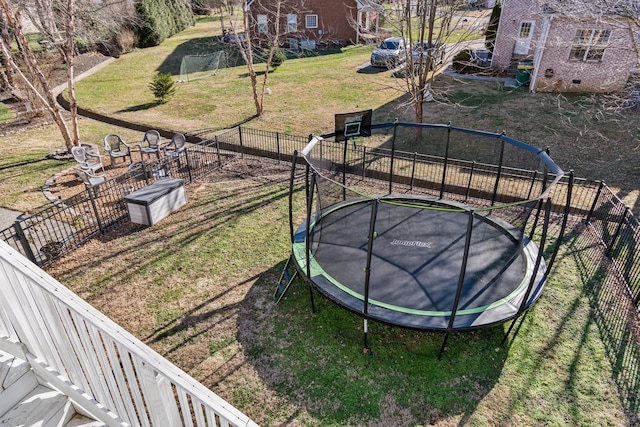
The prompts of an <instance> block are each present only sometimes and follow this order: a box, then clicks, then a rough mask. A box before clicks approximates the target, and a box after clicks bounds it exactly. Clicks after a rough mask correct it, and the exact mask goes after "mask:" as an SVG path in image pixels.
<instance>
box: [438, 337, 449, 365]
mask: <svg viewBox="0 0 640 427" xmlns="http://www.w3.org/2000/svg"><path fill="white" fill-rule="evenodd" d="M448 339H449V332H447V333H446V335H445V336H444V340H442V347H440V352H439V353H438V360H441V359H442V353H444V348H445V347H446V346H447V340H448Z"/></svg>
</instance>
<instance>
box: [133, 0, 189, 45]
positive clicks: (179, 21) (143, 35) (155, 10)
mask: <svg viewBox="0 0 640 427" xmlns="http://www.w3.org/2000/svg"><path fill="white" fill-rule="evenodd" d="M136 11H137V12H138V18H139V19H140V22H141V24H140V25H139V26H138V27H137V28H136V33H137V34H138V39H139V46H140V47H150V46H157V45H159V44H160V43H162V42H163V41H164V39H166V38H167V37H170V36H172V35H174V34H176V33H179V32H180V31H182V30H184V29H186V28H188V27H190V26H192V25H194V24H195V19H194V17H193V12H192V11H191V7H190V6H189V5H188V4H187V3H186V2H185V1H184V0H142V1H141V2H139V3H137V4H136Z"/></svg>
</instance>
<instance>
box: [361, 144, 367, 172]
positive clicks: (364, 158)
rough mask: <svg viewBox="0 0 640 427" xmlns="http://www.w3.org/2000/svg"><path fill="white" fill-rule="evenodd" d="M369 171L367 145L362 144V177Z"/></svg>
mask: <svg viewBox="0 0 640 427" xmlns="http://www.w3.org/2000/svg"><path fill="white" fill-rule="evenodd" d="M366 173H367V146H366V145H363V146H362V177H363V178H364V177H365V175H366Z"/></svg>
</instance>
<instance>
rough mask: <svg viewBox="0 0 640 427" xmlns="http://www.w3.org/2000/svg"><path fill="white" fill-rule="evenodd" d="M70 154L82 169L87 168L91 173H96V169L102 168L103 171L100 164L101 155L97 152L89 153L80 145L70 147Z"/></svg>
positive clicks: (102, 166)
mask: <svg viewBox="0 0 640 427" xmlns="http://www.w3.org/2000/svg"><path fill="white" fill-rule="evenodd" d="M71 154H72V155H73V158H74V160H75V161H76V162H78V166H80V168H82V169H83V170H89V171H91V172H92V173H96V171H98V170H100V169H102V172H104V165H103V164H102V157H100V156H99V155H97V154H92V153H89V152H88V151H87V150H86V148H84V147H82V146H80V147H72V148H71Z"/></svg>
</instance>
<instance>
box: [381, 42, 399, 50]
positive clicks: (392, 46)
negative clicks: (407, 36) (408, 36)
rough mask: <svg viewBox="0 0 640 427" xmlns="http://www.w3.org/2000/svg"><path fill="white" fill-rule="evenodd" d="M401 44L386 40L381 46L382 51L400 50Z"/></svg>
mask: <svg viewBox="0 0 640 427" xmlns="http://www.w3.org/2000/svg"><path fill="white" fill-rule="evenodd" d="M399 44H400V43H399V42H396V41H389V40H385V41H383V42H382V44H380V49H389V50H396V49H398V45H399Z"/></svg>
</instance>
